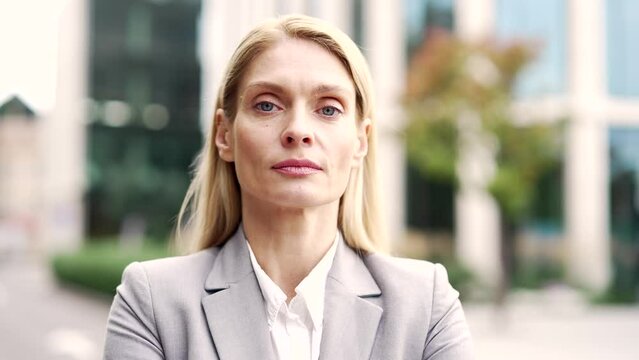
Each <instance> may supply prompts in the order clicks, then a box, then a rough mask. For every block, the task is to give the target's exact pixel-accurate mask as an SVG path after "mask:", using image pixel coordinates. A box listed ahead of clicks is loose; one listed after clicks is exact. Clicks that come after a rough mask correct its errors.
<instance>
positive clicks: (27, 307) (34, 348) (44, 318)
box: [0, 257, 111, 360]
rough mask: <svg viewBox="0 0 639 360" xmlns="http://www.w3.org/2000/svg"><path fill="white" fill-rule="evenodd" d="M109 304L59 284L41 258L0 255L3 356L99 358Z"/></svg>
mask: <svg viewBox="0 0 639 360" xmlns="http://www.w3.org/2000/svg"><path fill="white" fill-rule="evenodd" d="M110 302H111V299H110V298H107V297H99V296H96V295H94V294H91V293H87V292H83V291H81V290H77V289H70V288H65V287H60V286H59V285H58V284H56V283H55V281H54V280H53V279H52V277H51V274H50V272H49V269H48V267H47V266H46V265H44V264H42V263H41V262H40V261H38V259H35V258H29V257H20V258H17V257H13V258H6V257H3V258H0V359H2V360H4V359H7V360H35V359H47V360H49V359H50V360H98V359H101V358H102V347H103V345H104V333H105V324H106V319H107V316H108V312H109V306H110Z"/></svg>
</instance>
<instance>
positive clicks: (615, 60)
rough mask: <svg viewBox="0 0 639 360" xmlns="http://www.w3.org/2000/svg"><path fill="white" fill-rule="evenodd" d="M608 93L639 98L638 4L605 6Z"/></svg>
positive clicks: (629, 0) (632, 0)
mask: <svg viewBox="0 0 639 360" xmlns="http://www.w3.org/2000/svg"><path fill="white" fill-rule="evenodd" d="M606 23H607V29H606V30H607V34H606V35H607V37H606V41H607V46H608V49H607V55H608V57H607V59H608V91H609V92H610V94H611V95H613V96H621V97H638V96H639V67H637V61H638V60H639V40H638V39H639V1H636V0H608V1H607V3H606Z"/></svg>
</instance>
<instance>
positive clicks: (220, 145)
mask: <svg viewBox="0 0 639 360" xmlns="http://www.w3.org/2000/svg"><path fill="white" fill-rule="evenodd" d="M214 122H215V123H214V124H213V126H215V147H217V152H218V154H219V155H220V158H221V159H222V160H224V161H226V162H233V136H232V135H233V133H232V130H233V127H232V124H231V121H230V120H229V119H228V118H227V117H226V115H225V114H224V110H222V109H217V110H216V111H215V117H214Z"/></svg>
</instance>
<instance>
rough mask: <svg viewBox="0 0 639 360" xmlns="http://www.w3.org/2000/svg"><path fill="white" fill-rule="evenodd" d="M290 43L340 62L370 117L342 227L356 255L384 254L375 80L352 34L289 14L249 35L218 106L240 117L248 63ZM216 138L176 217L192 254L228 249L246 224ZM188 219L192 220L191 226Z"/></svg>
mask: <svg viewBox="0 0 639 360" xmlns="http://www.w3.org/2000/svg"><path fill="white" fill-rule="evenodd" d="M286 38H295V39H303V40H308V41H312V42H314V43H317V44H319V45H321V46H322V47H324V48H325V49H326V50H327V51H328V52H330V53H331V54H333V55H334V56H335V57H337V58H338V59H339V60H340V61H341V62H342V63H343V64H344V66H345V67H346V69H347V70H348V72H349V73H350V75H351V78H352V80H353V84H354V86H355V93H356V103H357V111H358V121H362V120H363V119H366V118H368V119H370V121H371V126H370V128H369V131H368V153H367V155H366V157H365V158H364V160H363V164H362V166H360V167H357V168H353V170H352V171H351V174H350V178H349V182H348V185H347V187H346V191H345V192H344V195H342V198H341V199H340V204H339V215H338V227H339V229H340V230H341V231H342V234H343V235H344V239H345V241H346V243H347V244H348V245H349V246H350V247H351V248H353V249H355V250H358V251H361V252H364V253H366V252H372V251H382V250H385V242H384V241H383V233H382V229H381V217H380V214H379V206H378V195H377V191H378V189H377V174H376V162H375V155H376V154H375V150H376V129H375V119H374V111H373V89H372V80H371V76H370V72H369V70H368V65H367V63H366V60H365V59H364V56H363V55H362V53H361V52H360V51H359V48H358V47H357V45H355V43H354V42H353V41H352V40H351V39H350V38H349V37H348V36H347V35H346V34H344V33H343V32H342V31H340V30H339V29H337V28H335V27H334V26H332V25H330V24H328V23H326V22H324V21H321V20H318V19H315V18H312V17H308V16H304V15H288V16H284V17H281V18H277V19H272V20H269V21H267V22H265V23H263V24H261V25H259V26H258V27H256V28H254V29H253V30H252V31H251V32H249V34H248V35H247V36H246V37H245V38H244V39H243V40H242V42H241V43H240V45H239V46H238V47H237V49H236V50H235V53H234V54H233V56H232V57H231V60H230V62H229V65H228V68H227V70H226V74H225V76H224V78H223V80H222V85H221V86H220V90H219V93H218V98H217V102H216V105H215V108H216V110H217V109H223V110H224V113H225V115H226V117H227V118H229V119H231V120H233V119H235V115H236V113H237V104H238V99H237V96H238V90H239V89H238V88H239V86H240V82H241V80H242V76H243V75H244V72H245V71H246V69H247V68H248V65H249V64H250V62H251V61H253V60H254V59H255V58H256V57H257V56H258V55H259V54H260V53H262V52H263V51H264V50H266V49H267V48H269V47H271V46H273V45H274V44H275V43H277V42H278V41H281V40H283V39H286ZM214 139H215V122H214V121H213V122H212V124H211V127H210V131H209V132H208V134H207V137H206V140H205V144H204V148H203V149H202V152H201V153H200V155H199V156H198V158H197V162H196V166H197V167H196V171H195V176H194V179H193V181H192V182H191V185H190V186H189V189H188V191H187V193H186V196H185V198H184V202H183V203H182V207H181V208H180V213H179V215H178V220H177V228H176V230H177V241H178V246H180V247H181V249H182V250H183V251H186V252H193V251H198V250H202V249H206V248H208V247H211V246H217V245H220V244H222V243H224V242H225V241H226V240H227V239H228V238H229V237H230V236H231V235H232V234H233V233H234V232H235V231H236V230H237V227H238V226H239V224H240V221H241V213H242V211H241V210H242V209H241V207H242V204H241V200H240V186H239V183H238V180H237V176H236V174H235V166H234V164H233V163H229V162H226V161H224V160H222V159H221V158H220V157H219V154H218V151H217V148H216V146H215V141H214ZM185 218H188V220H186V223H184V221H185ZM183 228H184V229H183ZM183 230H185V231H183ZM185 233H188V236H186V235H185Z"/></svg>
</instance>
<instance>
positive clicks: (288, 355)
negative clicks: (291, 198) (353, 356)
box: [245, 231, 341, 360]
mask: <svg viewBox="0 0 639 360" xmlns="http://www.w3.org/2000/svg"><path fill="white" fill-rule="evenodd" d="M340 239H341V234H340V232H339V231H337V235H336V237H335V240H334V241H333V245H331V247H330V249H329V250H328V251H327V252H326V254H325V255H324V257H322V259H321V260H320V261H319V263H317V265H315V267H314V268H313V270H311V272H310V273H309V274H308V275H307V276H306V277H305V278H304V280H302V282H300V284H299V285H298V286H297V287H296V288H295V294H296V295H295V297H293V299H291V301H290V303H289V304H286V294H285V293H284V291H282V289H280V287H279V286H277V284H275V282H273V280H271V278H270V277H269V276H268V275H267V274H266V272H264V270H263V269H262V267H261V266H260V264H258V262H257V259H256V258H255V254H254V253H253V249H251V245H250V244H249V243H248V240H246V238H245V240H246V242H247V244H248V248H249V252H250V256H251V264H252V265H253V270H254V271H255V275H256V276H257V281H258V283H259V285H260V289H261V290H262V295H263V297H264V306H265V307H266V313H267V317H268V327H269V331H270V333H271V341H272V343H273V348H274V349H275V353H276V356H277V358H278V359H279V360H302V359H309V360H317V359H319V351H320V342H321V339H322V321H323V319H324V292H325V288H326V277H327V276H328V272H329V270H330V269H331V266H332V265H333V259H334V258H335V250H336V249H337V242H338V241H340Z"/></svg>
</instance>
